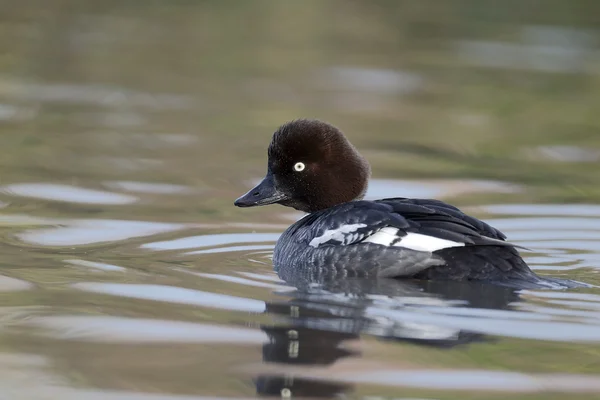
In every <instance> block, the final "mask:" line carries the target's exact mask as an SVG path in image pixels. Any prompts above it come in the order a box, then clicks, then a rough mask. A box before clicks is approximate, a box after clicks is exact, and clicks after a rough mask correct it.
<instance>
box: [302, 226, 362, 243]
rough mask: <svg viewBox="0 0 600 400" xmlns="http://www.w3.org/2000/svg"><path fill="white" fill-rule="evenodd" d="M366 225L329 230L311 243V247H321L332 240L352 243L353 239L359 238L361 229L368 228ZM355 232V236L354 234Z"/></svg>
mask: <svg viewBox="0 0 600 400" xmlns="http://www.w3.org/2000/svg"><path fill="white" fill-rule="evenodd" d="M366 226H367V225H366V224H349V225H342V226H340V227H339V228H337V229H327V230H326V231H325V232H323V234H322V235H321V236H317V237H316V238H314V239H313V240H311V241H310V243H309V245H311V246H312V247H319V245H321V244H323V243H326V242H328V241H330V240H337V241H339V242H342V244H346V243H351V242H352V241H353V239H354V240H355V239H356V238H358V236H357V235H356V233H355V232H356V231H357V230H358V229H360V228H364V227H366ZM353 232H354V234H352V233H353Z"/></svg>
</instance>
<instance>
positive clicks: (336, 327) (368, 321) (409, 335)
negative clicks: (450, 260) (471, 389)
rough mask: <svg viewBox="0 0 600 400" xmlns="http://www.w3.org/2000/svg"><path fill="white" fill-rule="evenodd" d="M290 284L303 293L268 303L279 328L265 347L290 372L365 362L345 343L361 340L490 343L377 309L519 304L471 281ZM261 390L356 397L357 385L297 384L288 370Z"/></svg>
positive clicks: (262, 382)
mask: <svg viewBox="0 0 600 400" xmlns="http://www.w3.org/2000/svg"><path fill="white" fill-rule="evenodd" d="M288 283H289V284H292V285H293V286H296V287H299V289H298V290H297V291H294V292H291V293H287V294H286V295H289V296H291V299H290V300H289V301H286V302H281V303H269V304H267V312H268V313H270V314H272V315H273V316H274V317H275V326H263V327H262V328H261V329H262V330H263V331H264V332H266V333H267V335H268V336H269V339H270V342H269V343H268V344H265V345H264V346H263V361H264V362H268V363H278V364H287V365H290V366H292V365H293V366H330V365H333V364H335V363H336V362H337V361H338V360H340V359H343V358H348V357H360V353H359V352H358V351H353V350H348V349H347V347H345V343H346V342H348V341H349V340H353V339H359V338H360V335H361V334H369V335H373V336H376V337H379V338H381V339H384V340H395V341H399V342H410V343H414V344H420V345H424V346H434V347H438V348H453V347H455V346H457V345H464V344H468V343H472V342H474V341H482V340H487V339H486V338H485V337H484V335H482V334H479V333H474V332H468V331H464V330H460V329H454V328H444V327H440V326H437V325H436V323H435V321H436V314H430V315H431V323H418V324H417V323H411V322H408V321H402V319H393V318H382V317H380V316H377V315H372V314H371V312H370V310H372V309H373V308H379V309H389V310H413V311H415V312H418V311H416V310H417V309H422V310H424V311H425V312H426V311H427V308H428V307H432V306H433V307H436V308H439V307H442V308H444V307H445V308H447V309H448V310H452V309H457V308H458V307H461V308H480V309H496V310H501V309H507V308H508V307H509V304H510V303H512V302H514V301H516V300H518V295H517V294H516V292H515V290H513V289H510V288H506V287H501V286H490V285H482V284H478V283H468V282H467V283H463V282H431V281H416V280H415V281H397V280H391V279H341V280H330V281H320V282H319V284H318V286H315V285H314V282H312V283H311V282H307V281H305V280H301V279H300V280H297V281H295V282H288ZM484 291H485V293H484ZM484 294H485V295H484ZM256 390H257V393H258V394H261V395H282V396H292V395H293V396H300V397H331V396H334V395H337V394H342V393H347V392H349V391H351V390H352V385H348V384H342V383H334V382H325V381H319V382H316V381H313V380H309V379H299V378H295V377H294V374H293V373H286V371H285V368H282V373H281V374H277V375H273V374H263V375H260V376H258V378H257V379H256Z"/></svg>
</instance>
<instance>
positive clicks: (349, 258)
mask: <svg viewBox="0 0 600 400" xmlns="http://www.w3.org/2000/svg"><path fill="white" fill-rule="evenodd" d="M267 157H268V158H267V173H266V176H265V177H264V179H262V181H261V182H260V183H258V185H256V186H255V187H254V188H252V189H251V190H249V191H248V192H247V193H245V194H244V195H242V196H241V197H239V198H238V199H236V200H235V202H234V205H235V206H237V207H256V206H265V205H268V204H280V205H282V206H286V207H291V208H294V209H296V210H299V211H302V212H305V213H306V215H305V216H304V217H302V218H301V219H299V220H298V221H296V222H295V223H294V224H292V225H291V226H290V227H289V228H288V229H286V230H285V232H283V234H281V236H280V237H279V239H278V240H277V243H276V245H275V248H274V250H273V266H274V269H275V271H277V272H278V274H279V276H280V277H282V278H283V279H285V278H286V276H287V277H291V276H298V275H301V276H304V277H307V278H311V279H319V278H322V277H324V276H327V277H329V278H333V279H336V278H369V277H374V278H397V279H403V278H405V279H420V280H447V281H486V282H498V283H502V282H508V281H515V280H517V281H522V282H540V281H541V278H540V277H538V276H537V275H536V274H535V273H534V272H533V271H532V270H531V269H530V268H529V266H528V265H527V264H526V263H525V261H524V260H523V258H522V257H521V255H520V253H519V251H518V248H519V246H517V245H516V244H513V243H511V242H509V241H507V240H506V239H507V237H506V235H504V234H503V233H502V232H501V231H499V230H498V229H496V228H494V227H492V226H491V225H489V224H487V223H486V222H483V221H481V220H479V219H477V218H475V217H473V216H470V215H467V214H465V213H464V212H462V211H461V210H460V209H459V208H457V207H455V206H453V205H450V204H448V203H446V202H443V201H441V200H436V199H415V198H404V197H394V198H384V199H380V200H364V196H365V193H366V191H367V188H368V182H369V179H370V177H371V167H370V165H369V163H368V161H367V160H366V159H365V158H364V157H363V156H361V154H360V153H359V152H358V150H357V149H356V148H355V147H354V146H353V145H352V144H351V143H350V141H349V140H348V139H347V138H346V136H345V135H344V134H343V133H342V131H341V130H339V129H338V128H337V127H335V126H333V125H331V124H329V123H326V122H323V121H320V120H315V119H297V120H293V121H290V122H286V123H284V124H283V125H281V126H280V127H279V128H278V129H277V130H276V131H275V132H274V134H273V137H272V139H271V142H270V144H269V147H268V151H267Z"/></svg>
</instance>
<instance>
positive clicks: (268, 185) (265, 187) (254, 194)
mask: <svg viewBox="0 0 600 400" xmlns="http://www.w3.org/2000/svg"><path fill="white" fill-rule="evenodd" d="M287 198H288V196H286V195H285V194H283V193H281V192H280V191H279V190H277V187H276V186H275V180H274V179H273V174H271V173H270V172H269V173H267V176H265V178H264V179H263V180H262V182H260V183H259V184H258V185H256V187H254V188H253V189H251V190H250V191H249V192H248V193H246V194H245V195H243V196H242V197H240V198H239V199H237V200H236V201H235V202H234V203H233V204H234V205H235V206H237V207H254V206H264V205H267V204H273V203H278V202H280V201H282V200H285V199H287Z"/></svg>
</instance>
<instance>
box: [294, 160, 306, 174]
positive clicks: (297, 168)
mask: <svg viewBox="0 0 600 400" xmlns="http://www.w3.org/2000/svg"><path fill="white" fill-rule="evenodd" d="M304 168H306V165H304V163H301V162H297V163H296V164H294V171H297V172H302V171H304Z"/></svg>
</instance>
